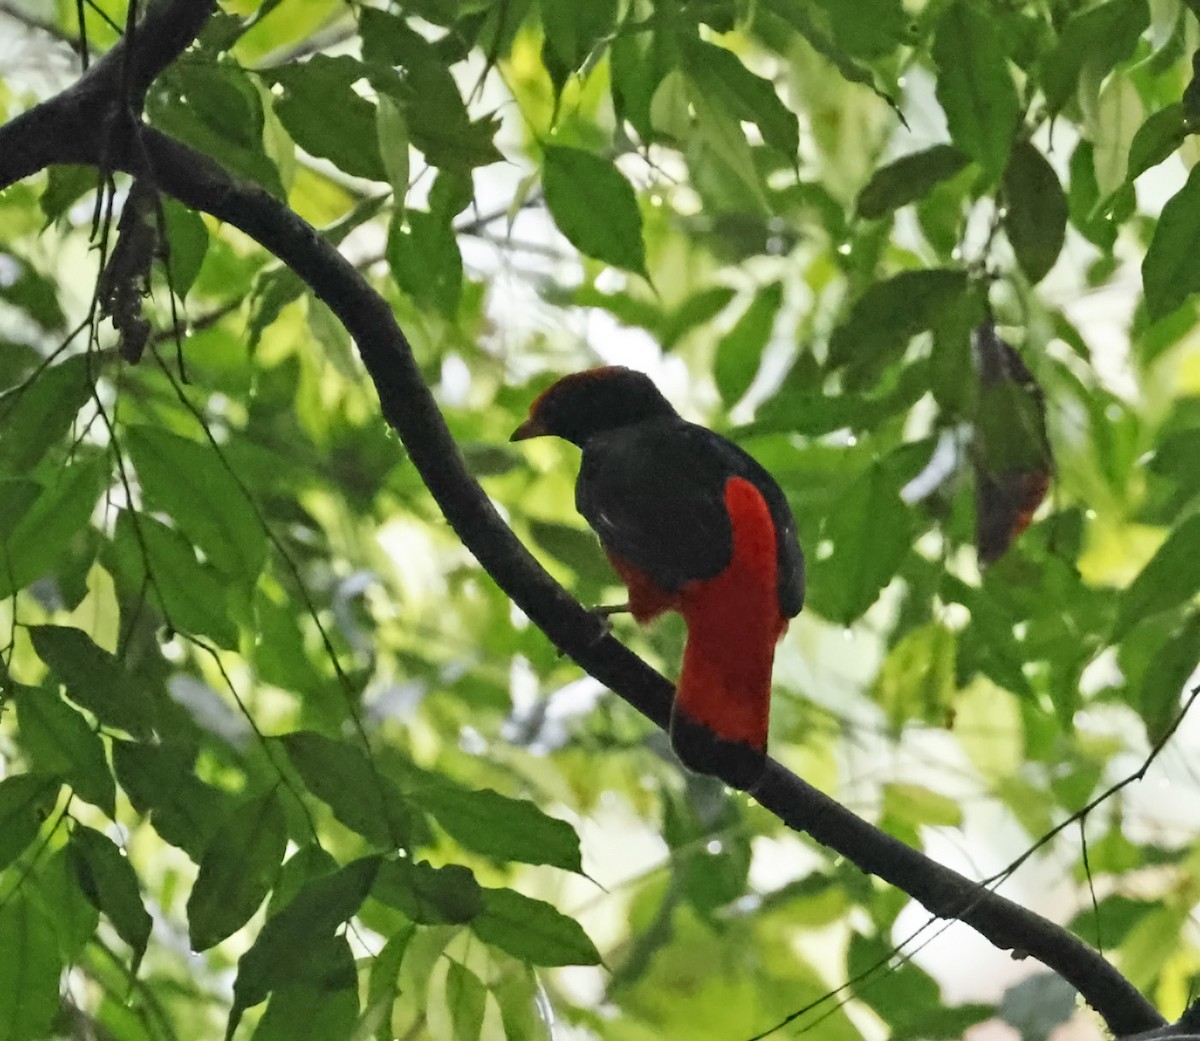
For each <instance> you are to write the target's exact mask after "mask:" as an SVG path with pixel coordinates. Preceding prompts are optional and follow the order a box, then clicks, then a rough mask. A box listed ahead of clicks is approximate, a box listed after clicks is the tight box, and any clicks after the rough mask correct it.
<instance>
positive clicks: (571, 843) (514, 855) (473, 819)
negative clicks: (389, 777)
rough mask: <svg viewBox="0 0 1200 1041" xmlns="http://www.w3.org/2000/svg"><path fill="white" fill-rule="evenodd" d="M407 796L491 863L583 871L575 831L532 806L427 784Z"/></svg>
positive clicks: (486, 792) (480, 792)
mask: <svg viewBox="0 0 1200 1041" xmlns="http://www.w3.org/2000/svg"><path fill="white" fill-rule="evenodd" d="M410 795H411V797H412V798H413V799H415V800H417V801H418V802H419V803H420V805H421V806H422V807H424V808H425V809H426V810H428V811H429V812H430V813H431V814H432V815H433V817H434V818H435V819H436V820H437V822H438V823H439V824H440V825H441V826H442V827H443V828H445V829H446V831H448V832H449V833H450V834H451V836H452V837H453V838H454V839H456V840H457V841H458V842H459V843H460V844H461V845H462V846H464V847H465V848H466V849H469V850H473V851H474V852H476V853H482V854H483V855H484V856H488V857H494V858H496V859H497V860H515V861H517V862H519V863H522V864H549V865H551V866H553V867H560V868H563V869H564V870H566V871H575V872H579V871H582V870H583V867H582V864H581V862H580V855H579V836H578V835H577V834H576V833H575V829H574V828H573V827H571V825H570V824H568V823H567V822H566V821H564V820H559V819H558V818H557V817H551V816H550V815H549V814H547V813H546V812H544V811H543V810H542V809H541V808H539V807H538V806H537V805H536V804H535V803H532V802H528V801H527V800H524V799H510V798H508V796H506V795H501V794H500V793H499V792H494V791H491V790H490V789H487V788H482V789H479V790H478V791H469V790H467V789H465V788H457V787H453V786H451V785H431V786H429V787H427V788H420V789H416V790H413V791H412V792H410Z"/></svg>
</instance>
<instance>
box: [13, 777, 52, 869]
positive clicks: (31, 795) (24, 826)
mask: <svg viewBox="0 0 1200 1041" xmlns="http://www.w3.org/2000/svg"><path fill="white" fill-rule="evenodd" d="M60 787H61V782H60V781H59V780H58V778H56V777H49V776H45V775H43V774H13V775H12V776H11V777H6V778H4V780H3V781H0V871H2V870H3V869H4V868H6V867H8V865H9V864H11V863H12V862H13V861H14V860H16V859H17V857H19V856H20V855H21V854H22V853H23V852H25V848H26V847H27V846H28V845H29V844H30V843H31V842H32V841H33V840H34V839H35V838H36V837H37V833H38V829H39V828H40V827H41V825H42V820H43V819H44V818H45V816H46V814H47V813H49V812H50V810H51V808H52V807H53V806H54V801H55V799H57V798H58V790H59V788H60Z"/></svg>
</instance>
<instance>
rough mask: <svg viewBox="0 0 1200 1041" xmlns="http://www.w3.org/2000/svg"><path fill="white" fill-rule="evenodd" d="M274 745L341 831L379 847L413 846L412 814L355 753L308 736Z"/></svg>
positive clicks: (353, 749) (389, 784)
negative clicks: (339, 824) (342, 827)
mask: <svg viewBox="0 0 1200 1041" xmlns="http://www.w3.org/2000/svg"><path fill="white" fill-rule="evenodd" d="M279 742H280V743H281V744H282V745H283V747H284V749H285V751H286V752H287V755H288V759H290V760H291V763H292V766H294V767H295V768H296V772H297V773H299V774H300V776H301V778H303V780H304V783H305V784H306V785H307V786H308V790H309V791H310V792H312V794H313V795H315V796H316V797H317V798H318V799H320V800H321V801H322V802H324V803H325V804H326V805H328V806H329V808H330V809H331V810H333V814H334V816H335V817H337V819H338V820H340V821H341V822H342V823H343V824H345V825H346V827H348V828H352V829H353V830H354V831H357V832H358V833H359V834H360V835H362V836H363V837H364V838H367V839H369V840H370V841H371V842H374V843H375V844H376V845H378V846H380V847H386V848H395V847H397V846H400V847H406V848H407V847H409V846H411V845H412V844H413V841H414V836H413V828H414V826H415V825H414V818H413V814H412V811H411V810H410V809H409V808H408V805H407V804H406V802H405V799H404V797H403V796H402V795H401V794H400V792H399V790H398V789H397V788H396V786H395V784H394V783H393V782H392V781H391V780H390V779H389V778H387V777H385V776H383V774H381V773H380V772H379V770H378V769H377V768H376V767H375V766H373V765H372V763H371V761H370V760H369V759H368V758H367V757H366V755H365V754H364V753H363V752H362V750H361V749H360V748H358V747H357V746H355V745H351V744H349V743H348V742H345V741H335V740H334V739H332V738H328V737H324V736H322V735H321V734H316V733H312V732H310V731H298V732H297V733H294V734H285V735H284V736H283V737H281V738H279Z"/></svg>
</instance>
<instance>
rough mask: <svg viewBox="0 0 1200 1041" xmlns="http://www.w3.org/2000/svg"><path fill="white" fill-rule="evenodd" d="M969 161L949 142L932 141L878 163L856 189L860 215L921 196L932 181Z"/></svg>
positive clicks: (867, 215)
mask: <svg viewBox="0 0 1200 1041" xmlns="http://www.w3.org/2000/svg"><path fill="white" fill-rule="evenodd" d="M969 162H970V159H968V158H967V157H966V156H965V155H964V154H963V153H962V152H960V151H959V150H958V149H957V148H955V147H954V146H953V145H934V146H933V147H932V148H927V149H925V150H924V151H922V152H914V153H913V154H912V155H906V156H902V157H901V158H899V159H896V160H894V161H893V162H890V163H888V164H887V165H886V166H881V167H880V168H879V169H878V170H876V171H875V172H874V173H873V174H872V175H871V179H870V180H869V181H868V182H867V184H866V187H864V188H863V190H862V191H861V192H859V193H858V202H857V203H856V204H855V208H856V209H857V210H858V214H859V216H860V217H865V218H866V219H867V220H874V219H876V218H878V217H882V216H884V215H885V214H888V213H891V212H892V211H893V210H898V209H900V207H901V206H907V205H908V204H909V203H912V202H916V201H917V200H918V199H923V198H924V197H925V196H926V195H928V194H929V192H930V191H931V190H932V189H933V188H934V186H935V185H938V184H941V182H942V181H947V180H949V179H950V178H951V177H953V176H954V175H955V174H957V173H959V172H961V171H962V170H963V169H965V168H966V166H967V164H968V163H969Z"/></svg>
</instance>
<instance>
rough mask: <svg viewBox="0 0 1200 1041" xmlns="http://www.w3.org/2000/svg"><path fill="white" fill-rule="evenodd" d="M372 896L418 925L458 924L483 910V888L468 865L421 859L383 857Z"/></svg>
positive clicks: (469, 919) (467, 920)
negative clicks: (443, 864)
mask: <svg viewBox="0 0 1200 1041" xmlns="http://www.w3.org/2000/svg"><path fill="white" fill-rule="evenodd" d="M371 895H372V896H373V897H375V899H376V900H381V901H382V902H383V903H385V904H387V905H389V906H390V907H394V908H396V909H397V910H398V911H402V912H403V913H404V914H405V916H406V917H407V918H408V919H409V920H410V921H413V922H416V923H417V924H418V925H441V924H443V923H444V924H447V925H461V924H463V923H465V922H469V921H471V919H473V918H475V917H476V916H477V915H478V914H480V912H482V911H483V890H482V889H481V888H480V886H479V883H478V882H476V881H475V876H474V875H473V874H472V873H471V871H470V870H469V869H468V868H465V867H462V866H461V865H458V864H447V865H446V866H445V867H440V868H435V867H433V866H432V865H431V864H428V863H426V862H425V861H423V860H420V861H411V860H407V859H404V858H401V859H398V860H385V861H384V862H383V863H382V864H380V866H379V873H378V874H377V875H376V876H375V885H374V887H373V888H372V890H371Z"/></svg>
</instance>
